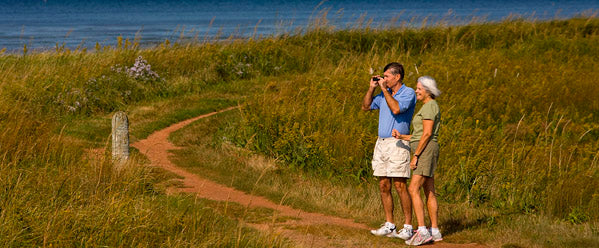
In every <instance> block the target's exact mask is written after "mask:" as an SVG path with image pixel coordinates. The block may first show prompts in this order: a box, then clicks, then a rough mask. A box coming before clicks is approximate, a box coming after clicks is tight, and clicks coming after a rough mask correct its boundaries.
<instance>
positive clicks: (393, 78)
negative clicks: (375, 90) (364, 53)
mask: <svg viewBox="0 0 599 248" xmlns="http://www.w3.org/2000/svg"><path fill="white" fill-rule="evenodd" d="M383 76H384V77H385V82H386V83H387V87H389V88H393V87H395V85H397V84H398V83H399V80H400V79H401V75H399V74H397V75H393V73H391V69H389V70H386V71H385V72H384V73H383Z"/></svg>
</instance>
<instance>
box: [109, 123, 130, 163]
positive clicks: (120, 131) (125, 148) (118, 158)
mask: <svg viewBox="0 0 599 248" xmlns="http://www.w3.org/2000/svg"><path fill="white" fill-rule="evenodd" d="M127 159H129V120H128V118H127V114H125V112H123V111H119V112H116V113H115V114H114V116H112V160H113V161H114V162H115V163H116V164H117V167H120V166H122V165H123V164H124V163H125V162H127Z"/></svg>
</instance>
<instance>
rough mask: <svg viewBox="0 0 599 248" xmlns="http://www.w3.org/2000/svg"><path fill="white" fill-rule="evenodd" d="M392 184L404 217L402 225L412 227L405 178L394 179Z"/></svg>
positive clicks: (410, 203) (410, 200)
mask: <svg viewBox="0 0 599 248" xmlns="http://www.w3.org/2000/svg"><path fill="white" fill-rule="evenodd" d="M393 183H394V184H395V190H397V194H398V195H399V200H400V203H401V209H402V210H403V215H404V217H405V220H404V224H408V225H412V199H411V198H410V193H409V192H408V184H407V178H403V177H396V178H394V179H393Z"/></svg>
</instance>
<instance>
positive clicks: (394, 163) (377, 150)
mask: <svg viewBox="0 0 599 248" xmlns="http://www.w3.org/2000/svg"><path fill="white" fill-rule="evenodd" d="M372 170H373V171H374V173H373V175H374V176H377V177H405V178H410V142H409V141H407V140H399V139H396V138H393V137H391V138H378V140H377V141H376V145H375V146H374V154H373V155H372Z"/></svg>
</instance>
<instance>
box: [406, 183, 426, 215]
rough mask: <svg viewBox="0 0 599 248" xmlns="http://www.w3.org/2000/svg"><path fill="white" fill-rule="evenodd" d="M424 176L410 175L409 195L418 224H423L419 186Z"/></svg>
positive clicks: (422, 207)
mask: <svg viewBox="0 0 599 248" xmlns="http://www.w3.org/2000/svg"><path fill="white" fill-rule="evenodd" d="M425 180H426V177H424V176H422V175H412V181H410V187H409V188H408V191H410V197H411V198H412V208H413V209H414V213H415V214H416V219H417V220H418V226H425V224H424V203H423V202H422V198H421V197H420V188H421V187H422V185H423V184H424V182H425Z"/></svg>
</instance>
